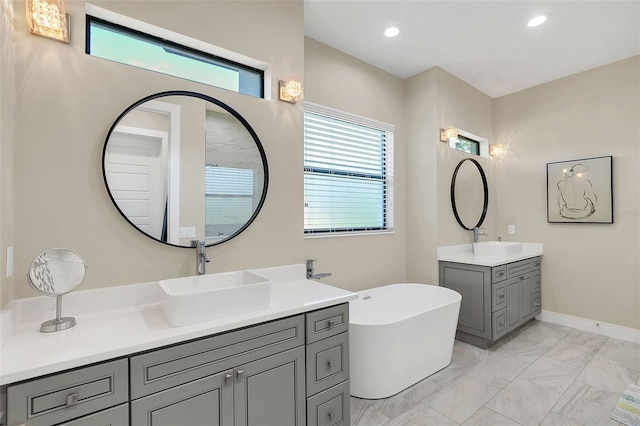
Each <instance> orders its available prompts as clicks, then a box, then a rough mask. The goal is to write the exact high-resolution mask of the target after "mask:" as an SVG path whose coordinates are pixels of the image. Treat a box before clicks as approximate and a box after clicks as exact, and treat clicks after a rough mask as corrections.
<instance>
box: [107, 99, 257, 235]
mask: <svg viewBox="0 0 640 426" xmlns="http://www.w3.org/2000/svg"><path fill="white" fill-rule="evenodd" d="M102 171H103V177H104V181H105V184H106V186H107V191H108V192H109V196H110V197H111V200H112V201H113V203H114V204H115V206H116V208H117V209H118V211H119V212H120V213H121V214H122V216H124V218H125V219H127V221H128V222H129V223H130V224H131V225H132V226H134V227H135V228H136V229H137V230H138V231H140V232H142V233H143V234H145V235H147V236H148V237H151V238H153V239H154V240H156V241H159V242H162V243H165V244H169V245H172V246H177V247H191V241H192V240H201V241H202V240H203V241H205V244H206V245H207V246H212V245H216V244H220V243H222V242H224V241H227V240H229V239H231V238H233V237H235V236H236V235H238V234H239V233H241V232H242V231H243V230H244V229H246V228H247V227H248V226H249V225H250V224H251V222H252V221H253V220H254V219H255V217H256V216H257V214H258V212H259V211H260V208H261V207H262V205H263V203H264V199H265V197H266V193H267V184H268V168H267V159H266V155H265V152H264V149H263V147H262V144H261V143H260V140H259V139H258V136H257V135H256V133H255V131H254V130H253V129H252V128H251V126H250V125H249V123H248V122H247V121H246V120H245V119H244V118H243V117H242V116H241V115H240V114H239V113H238V112H237V111H235V110H234V109H233V108H231V107H229V106H228V105H226V104H224V103H223V102H221V101H219V100H217V99H214V98H212V97H210V96H206V95H203V94H200V93H195V92H186V91H169V92H162V93H157V94H154V95H151V96H148V97H146V98H144V99H141V100H139V101H138V102H136V103H134V104H133V105H131V106H130V107H129V108H127V109H126V110H125V111H124V112H123V113H122V114H120V116H119V117H118V118H117V119H116V121H115V122H114V124H113V126H112V127H111V129H110V130H109V134H108V135H107V139H106V142H105V146H104V150H103V155H102Z"/></svg>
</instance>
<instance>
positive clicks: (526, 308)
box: [439, 257, 541, 348]
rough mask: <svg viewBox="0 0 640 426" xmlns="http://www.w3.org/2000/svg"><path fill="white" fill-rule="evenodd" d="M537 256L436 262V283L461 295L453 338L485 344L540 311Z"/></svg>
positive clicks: (489, 344) (475, 343)
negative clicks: (482, 262) (491, 262)
mask: <svg viewBox="0 0 640 426" xmlns="http://www.w3.org/2000/svg"><path fill="white" fill-rule="evenodd" d="M540 268H541V258H540V257H535V258H532V259H525V260H521V261H517V262H511V263H507V264H504V265H498V266H493V267H489V266H479V265H470V264H465V263H455V262H444V261H441V262H439V272H440V277H439V280H440V285H441V286H444V287H448V288H451V289H453V290H455V291H457V292H458V293H460V294H461V295H462V302H461V305H460V315H459V317H458V328H457V332H456V338H457V339H458V340H461V341H464V342H467V343H471V344H473V345H476V346H480V347H483V348H487V347H489V346H491V345H493V344H494V343H496V342H497V341H498V340H500V339H501V338H503V337H504V336H506V335H507V334H509V333H511V332H512V331H514V330H516V329H518V328H519V327H520V326H522V325H523V324H524V323H526V322H528V321H529V320H531V319H532V318H534V317H535V316H536V315H537V314H539V313H540V312H541V306H540V300H541V297H540V295H541V293H540V290H541V269H540Z"/></svg>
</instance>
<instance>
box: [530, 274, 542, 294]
mask: <svg viewBox="0 0 640 426" xmlns="http://www.w3.org/2000/svg"><path fill="white" fill-rule="evenodd" d="M541 287H542V275H541V274H540V272H537V273H534V274H533V288H532V290H531V291H533V292H534V293H535V292H536V291H540V288H541Z"/></svg>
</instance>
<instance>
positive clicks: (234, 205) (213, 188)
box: [205, 165, 253, 239]
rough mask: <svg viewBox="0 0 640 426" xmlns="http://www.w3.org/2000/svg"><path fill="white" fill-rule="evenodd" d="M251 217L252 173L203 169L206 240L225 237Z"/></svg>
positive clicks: (248, 171) (225, 168) (220, 168)
mask: <svg viewBox="0 0 640 426" xmlns="http://www.w3.org/2000/svg"><path fill="white" fill-rule="evenodd" d="M252 214H253V170H252V169H237V168H232V167H218V166H214V165H207V166H206V167H205V237H206V238H207V239H212V238H214V239H215V238H225V237H228V236H229V235H231V234H233V233H234V232H236V231H237V230H238V229H239V228H240V227H241V226H242V225H244V224H245V223H246V222H247V221H248V220H249V219H250V218H251V215H252Z"/></svg>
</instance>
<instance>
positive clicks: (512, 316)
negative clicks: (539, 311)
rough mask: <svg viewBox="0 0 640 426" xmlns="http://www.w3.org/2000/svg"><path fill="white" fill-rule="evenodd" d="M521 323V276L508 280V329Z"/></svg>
mask: <svg viewBox="0 0 640 426" xmlns="http://www.w3.org/2000/svg"><path fill="white" fill-rule="evenodd" d="M519 325H520V277H515V278H511V279H509V280H507V331H511V330H514V329H516V328H517V327H518V326H519Z"/></svg>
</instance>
